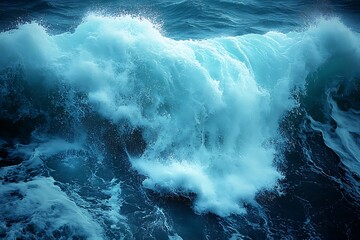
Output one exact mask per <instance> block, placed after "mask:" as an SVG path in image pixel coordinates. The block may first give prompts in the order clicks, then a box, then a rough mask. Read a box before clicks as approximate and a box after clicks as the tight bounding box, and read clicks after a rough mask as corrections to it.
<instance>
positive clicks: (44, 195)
mask: <svg viewBox="0 0 360 240" xmlns="http://www.w3.org/2000/svg"><path fill="white" fill-rule="evenodd" d="M54 183H55V182H54V179H52V178H45V177H38V178H35V179H33V180H31V181H28V182H18V183H7V184H1V187H0V199H1V200H0V203H1V209H0V213H1V221H3V220H4V219H5V220H6V221H13V223H12V224H11V225H10V227H9V228H7V229H6V233H4V234H5V235H6V238H7V239H13V238H18V237H23V238H33V237H41V238H58V237H60V236H62V235H63V234H66V235H67V236H68V237H85V238H88V239H100V238H102V236H103V233H102V232H103V230H102V228H101V227H100V226H99V225H98V223H96V221H94V220H93V219H92V217H91V215H90V214H89V213H88V212H87V211H86V210H84V209H81V208H79V207H78V206H77V205H76V204H75V203H74V202H73V201H71V200H70V199H69V198H68V197H67V196H66V194H65V193H64V192H62V191H61V189H60V188H59V187H58V186H56V185H54Z"/></svg>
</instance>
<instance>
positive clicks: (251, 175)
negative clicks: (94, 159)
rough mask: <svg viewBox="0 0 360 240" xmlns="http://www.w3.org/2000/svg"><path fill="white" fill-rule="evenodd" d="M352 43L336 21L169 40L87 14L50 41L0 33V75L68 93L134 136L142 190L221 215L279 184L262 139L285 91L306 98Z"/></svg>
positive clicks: (284, 107) (286, 98)
mask: <svg viewBox="0 0 360 240" xmlns="http://www.w3.org/2000/svg"><path fill="white" fill-rule="evenodd" d="M334 24H335V26H336V28H334V27H332V26H333V25H334ZM339 34H341V36H340V37H339V36H338V35H339ZM357 43H358V38H357V37H355V35H354V34H353V33H352V32H351V31H350V30H349V29H347V28H346V27H345V26H344V25H343V24H341V23H340V22H339V20H337V19H331V20H321V21H319V23H317V24H316V25H315V26H312V27H310V28H309V29H308V30H305V31H303V32H293V33H289V34H282V33H278V32H270V33H267V34H265V35H255V34H251V35H245V36H241V37H234V38H218V39H212V40H203V41H190V40H189V41H175V40H172V39H169V38H166V37H164V36H162V35H161V34H160V32H159V31H158V29H157V28H156V26H155V25H154V24H152V23H151V22H150V21H148V20H146V19H139V18H134V17H130V16H121V17H104V16H96V15H90V16H88V17H87V18H85V19H84V21H83V22H82V23H81V24H80V25H79V26H78V27H77V28H76V29H75V31H74V32H73V33H64V34H59V35H55V36H49V35H48V34H47V33H46V30H45V29H44V28H42V27H40V26H39V25H37V24H35V23H32V24H27V25H23V26H21V27H20V28H19V29H16V30H13V31H11V32H6V33H2V34H0V50H1V51H3V52H4V55H3V56H4V57H3V58H2V60H1V62H0V68H1V69H4V68H6V67H7V66H9V65H12V64H14V63H15V62H16V63H20V65H21V66H23V71H24V74H25V78H26V80H27V81H28V82H30V83H32V84H34V85H35V86H37V85H36V84H38V82H39V79H40V80H42V81H44V82H46V83H48V82H51V83H52V84H51V85H55V86H56V84H57V83H61V84H65V85H68V86H71V87H72V88H75V89H76V91H78V92H80V93H82V94H84V96H85V98H86V101H87V103H88V104H89V106H90V107H91V109H93V110H94V111H97V112H98V113H99V114H100V115H101V116H103V117H105V118H107V119H109V120H111V121H112V122H113V123H114V124H118V127H119V128H122V127H123V125H122V123H123V122H124V121H127V122H128V123H130V124H131V125H132V126H133V127H134V128H139V129H141V130H142V134H143V138H144V140H145V142H146V144H147V146H146V149H145V151H144V153H143V154H142V155H141V156H140V157H134V156H130V160H131V163H132V166H133V167H134V169H136V170H137V171H138V172H139V173H140V174H143V175H144V176H146V180H145V181H144V186H145V187H146V188H150V189H153V190H155V191H161V192H170V193H175V194H182V193H185V194H188V193H195V195H196V199H195V202H194V208H195V210H196V211H197V212H199V213H204V212H213V213H216V214H218V215H220V216H228V215H230V214H233V213H234V214H241V213H244V212H245V209H244V207H243V203H244V202H252V201H254V197H255V195H256V193H258V192H259V191H262V190H265V189H273V188H274V187H275V186H276V184H277V182H278V180H279V179H281V178H282V175H281V173H279V172H278V171H277V168H276V166H274V164H273V160H274V156H275V154H276V151H275V146H274V145H273V144H271V141H272V140H273V139H278V138H281V136H279V135H278V133H277V129H278V123H279V120H280V119H281V117H282V116H283V114H284V113H285V112H286V111H288V110H290V109H291V108H292V107H293V106H294V105H295V104H296V103H295V101H294V100H293V99H292V98H291V94H292V91H293V89H294V88H295V87H298V88H300V89H302V90H304V91H305V86H306V77H307V76H308V74H309V73H311V72H312V71H315V70H317V69H318V68H319V67H320V66H321V65H322V64H324V63H325V62H326V61H327V60H329V59H331V58H333V57H336V56H340V55H342V54H347V53H349V52H354V51H355V56H358V53H359V49H358V47H357V46H358V45H357ZM17 46H21V47H20V49H19V48H17ZM26 49H28V50H26ZM351 59H352V58H350V60H351ZM34 62H36V63H37V64H36V66H35V65H34V64H33V63H34ZM1 69H0V70H1ZM39 76H40V77H39ZM54 83H55V84H54ZM45 85H46V84H45ZM45 89H46V88H45ZM71 111H76V108H75V109H72V110H71ZM61 145H62V147H61V148H62V149H64V148H66V147H67V146H66V144H65V145H63V144H61ZM49 154H51V153H49Z"/></svg>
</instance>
